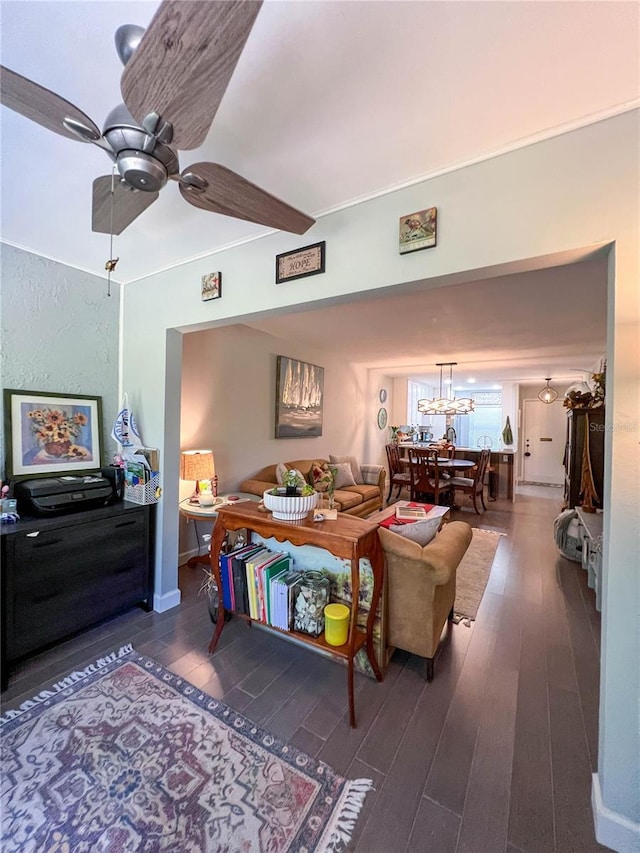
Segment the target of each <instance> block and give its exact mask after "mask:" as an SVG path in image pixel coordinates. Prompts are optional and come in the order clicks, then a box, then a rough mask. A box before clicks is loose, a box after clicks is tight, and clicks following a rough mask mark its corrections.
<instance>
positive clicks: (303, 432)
mask: <svg viewBox="0 0 640 853" xmlns="http://www.w3.org/2000/svg"><path fill="white" fill-rule="evenodd" d="M323 396H324V368H323V367H318V366H317V365H315V364H308V363H307V362H306V361H297V360H296V359H295V358H287V356H284V355H279V356H278V363H277V369H276V438H312V437H314V436H318V435H322V403H323Z"/></svg>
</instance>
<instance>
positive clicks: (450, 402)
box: [418, 361, 473, 415]
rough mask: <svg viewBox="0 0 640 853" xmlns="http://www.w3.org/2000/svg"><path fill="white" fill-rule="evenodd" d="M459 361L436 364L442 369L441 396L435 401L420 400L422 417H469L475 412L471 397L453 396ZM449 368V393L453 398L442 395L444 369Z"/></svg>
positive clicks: (419, 409) (419, 407) (419, 405)
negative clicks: (454, 373) (455, 369)
mask: <svg viewBox="0 0 640 853" xmlns="http://www.w3.org/2000/svg"><path fill="white" fill-rule="evenodd" d="M457 363H458V362H457V361H443V362H436V367H439V368H440V396H439V397H434V399H433V400H418V412H419V413H420V414H421V415H468V414H469V412H472V411H473V400H472V399H471V397H460V398H456V396H455V394H453V368H454V367H455V366H456V365H457ZM443 367H448V368H449V393H450V394H453V396H452V397H444V396H443V395H442V368H443Z"/></svg>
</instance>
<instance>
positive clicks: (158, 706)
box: [0, 647, 372, 853]
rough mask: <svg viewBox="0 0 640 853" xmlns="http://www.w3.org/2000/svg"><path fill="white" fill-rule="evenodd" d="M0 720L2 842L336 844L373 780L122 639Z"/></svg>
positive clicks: (182, 847)
mask: <svg viewBox="0 0 640 853" xmlns="http://www.w3.org/2000/svg"><path fill="white" fill-rule="evenodd" d="M0 722H1V723H2V768H3V785H2V850H3V851H4V853H9V851H50V853H53V851H57V853H99V851H104V853H106V851H109V853H125V851H127V853H134V851H135V853H141V851H145V853H151V851H154V853H155V851H161V850H167V851H168V850H170V851H172V853H205V851H211V853H213V851H215V853H227V852H228V853H235V851H238V853H240V851H242V853H250V851H251V852H252V853H253V851H265V853H266V851H268V853H283V851H296V853H303V851H308V852H309V853H311V851H317V853H320V851H338V850H342V849H344V845H345V844H347V843H348V842H349V840H350V838H351V833H352V831H353V828H354V825H355V821H356V818H357V817H358V814H359V812H360V809H361V808H362V805H363V802H364V798H365V795H366V792H367V791H369V790H371V787H372V784H371V781H370V780H368V779H359V780H355V781H348V780H346V779H343V778H342V777H341V776H338V774H337V773H335V772H334V771H333V770H332V769H331V768H330V767H328V766H327V765H326V764H323V763H322V762H319V761H316V760H315V759H313V758H310V757H309V756H308V755H305V754H304V753H302V752H300V751H299V750H297V749H295V748H294V747H292V746H288V745H287V744H285V743H282V742H281V741H279V740H277V739H276V738H274V737H273V736H271V735H270V734H269V733H268V732H267V731H265V730H264V729H261V728H259V727H258V726H255V725H254V724H253V723H251V722H250V721H249V720H247V719H246V718H245V717H243V716H242V715H241V714H238V713H236V712H235V711H233V710H231V709H230V708H228V707H227V706H225V705H223V704H222V703H221V702H219V701H217V700H216V699H212V698H211V697H210V696H207V695H206V694H204V693H202V692H201V691H199V690H198V689H197V688H196V687H194V686H193V685H191V684H189V683H188V682H187V681H185V680H184V679H183V678H179V677H178V676H176V675H173V674H172V673H171V672H169V671H168V670H166V669H165V668H164V667H162V666H161V665H160V664H158V663H156V662H155V661H153V660H150V659H149V658H146V657H143V656H142V655H139V654H137V653H135V652H133V651H132V650H131V647H126V648H124V649H121V650H120V652H119V653H118V654H116V653H113V654H111V655H110V656H108V657H107V658H104V659H102V660H100V661H98V662H97V663H96V664H95V665H92V666H90V667H88V668H87V669H86V670H85V671H84V672H82V673H73V674H72V675H71V676H69V677H68V678H67V679H65V680H64V681H62V682H60V683H59V684H58V685H56V686H55V687H54V688H52V690H50V691H45V692H43V693H41V694H40V695H39V696H37V697H36V698H35V699H34V700H33V701H30V702H26V703H25V704H24V705H23V706H22V708H21V709H20V710H19V711H12V712H9V713H7V714H6V715H5V717H3V718H2V720H1V721H0Z"/></svg>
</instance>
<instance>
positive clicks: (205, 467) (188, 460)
mask: <svg viewBox="0 0 640 853" xmlns="http://www.w3.org/2000/svg"><path fill="white" fill-rule="evenodd" d="M215 473H216V469H215V465H214V461H213V452H212V451H211V450H185V451H183V452H182V454H181V456H180V479H181V480H195V481H196V487H195V490H194V492H193V494H192V495H191V497H190V498H189V503H192V504H197V503H199V501H200V481H201V480H209V482H210V481H211V480H212V479H213V477H214V476H215Z"/></svg>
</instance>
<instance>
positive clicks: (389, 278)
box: [123, 110, 640, 849]
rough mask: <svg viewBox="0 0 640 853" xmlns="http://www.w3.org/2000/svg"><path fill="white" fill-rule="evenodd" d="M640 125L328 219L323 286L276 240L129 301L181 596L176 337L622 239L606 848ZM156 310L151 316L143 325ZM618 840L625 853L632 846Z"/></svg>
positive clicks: (631, 768)
mask: <svg viewBox="0 0 640 853" xmlns="http://www.w3.org/2000/svg"><path fill="white" fill-rule="evenodd" d="M638 117H639V116H638V111H637V110H633V111H629V112H627V113H625V114H622V115H619V116H617V117H614V118H611V119H608V120H606V121H601V122H598V123H595V124H593V125H590V126H588V127H586V128H583V129H580V130H577V131H573V132H570V133H566V134H564V135H562V136H558V137H556V138H554V139H550V140H547V141H544V142H540V143H537V144H535V145H530V146H528V147H526V148H523V149H521V150H518V151H514V152H510V153H507V154H504V155H502V156H499V157H495V158H493V159H491V160H487V161H485V162H482V163H478V164H476V165H473V166H469V167H467V168H464V169H461V170H459V171H457V172H453V173H449V174H447V175H442V176H440V177H437V178H434V179H432V180H430V181H427V182H424V183H421V184H417V185H415V186H413V187H408V188H406V189H403V190H399V191H397V192H394V193H390V194H389V195H387V196H384V197H380V198H377V199H375V200H372V201H368V202H365V203H362V204H360V205H358V206H357V207H354V208H352V209H345V210H342V211H340V212H338V213H335V214H332V215H330V216H327V217H324V218H323V219H321V220H320V221H319V222H318V223H317V224H316V225H315V226H314V227H313V228H312V229H311V231H310V232H309V233H308V234H306V235H305V237H304V241H305V242H312V241H315V240H326V241H327V272H326V273H325V274H324V275H322V276H321V277H318V276H314V277H313V278H311V279H301V280H299V281H296V282H292V283H290V284H288V285H275V284H274V281H273V266H274V256H275V255H276V254H277V253H278V252H282V251H285V250H288V249H292V248H295V247H296V246H299V245H300V243H301V240H300V238H298V237H294V236H293V235H288V234H283V233H277V234H274V235H271V236H268V237H265V238H264V239H261V240H259V241H256V242H255V243H253V244H251V245H246V246H243V247H237V248H232V249H229V250H227V251H224V252H221V253H219V254H217V255H215V256H213V257H211V258H208V259H199V260H195V261H193V262H191V263H189V264H185V265H184V266H182V267H180V268H178V269H174V270H170V271H166V272H163V273H160V274H158V275H154V276H152V277H150V278H148V279H145V280H142V281H140V282H137V283H135V284H134V285H129V286H127V287H126V288H125V294H124V298H125V312H124V340H123V347H124V364H123V367H124V384H125V387H126V388H127V389H128V390H129V392H130V394H131V395H132V397H133V399H132V400H131V402H132V404H133V405H134V406H135V408H136V411H137V412H139V413H140V418H141V420H142V427H143V430H144V432H143V434H144V436H145V440H146V441H147V443H149V444H156V445H158V446H159V447H160V448H161V449H162V456H163V458H162V464H163V475H164V493H163V501H162V504H161V506H160V515H159V523H158V540H157V545H158V556H157V567H156V584H157V589H158V591H159V595H160V596H162V595H166V594H169V593H170V592H171V591H172V590H175V587H176V578H177V553H178V536H177V520H176V519H177V513H176V504H177V497H178V449H179V448H178V447H177V444H176V442H174V441H173V437H174V434H175V431H173V430H172V423H173V421H177V420H178V419H179V408H180V391H179V388H178V389H177V390H176V389H174V388H172V387H171V386H170V385H168V384H166V382H165V378H166V375H167V352H168V350H167V329H172V328H176V327H179V328H185V327H190V326H194V325H198V324H204V325H206V324H215V323H220V322H223V321H225V322H229V321H234V322H235V321H237V320H238V318H241V317H242V316H247V315H248V314H249V312H251V313H258V312H261V311H269V310H273V309H274V308H284V307H286V306H294V305H296V304H299V303H312V304H313V303H314V302H319V301H320V300H321V299H331V298H332V297H338V296H340V295H344V294H349V293H352V294H355V293H359V292H363V291H366V290H376V289H377V288H382V287H386V286H389V285H390V284H400V283H405V282H410V281H417V280H423V281H424V286H425V287H435V286H442V285H446V284H453V283H457V282H460V281H463V280H473V279H477V278H482V277H490V276H493V275H499V274H502V275H504V274H509V273H511V272H514V271H522V270H523V269H528V268H535V267H536V266H537V267H540V266H550V265H553V263H554V258H557V257H558V256H559V255H561V254H562V253H566V252H571V251H573V250H576V249H581V248H583V247H589V246H600V245H602V244H607V243H615V251H612V252H611V254H610V278H609V292H608V346H607V356H608V387H607V456H606V458H607V478H606V488H605V507H606V511H607V512H606V516H605V536H606V539H605V548H604V590H603V613H602V616H603V631H602V677H601V685H602V694H601V716H600V753H599V766H598V776H597V778H596V789H597V790H598V791H599V792H600V794H601V796H602V808H599V809H598V810H597V818H598V833H599V836H600V838H601V839H602V840H603V841H605V842H606V843H609V842H610V841H611V840H612V839H613V836H614V835H615V834H616V833H618V834H619V836H620V837H622V838H624V837H626V838H627V839H629V838H631V839H632V840H633V841H634V842H637V840H638V838H639V837H640V835H637V834H634V833H636V832H637V826H636V825H637V824H638V823H639V822H640V797H639V795H638V791H639V790H640V787H639V786H638V775H637V774H638V766H639V762H638V756H639V754H640V748H639V747H640V733H639V731H638V695H639V693H640V651H639V648H638V631H637V626H638V620H639V611H640V588H639V587H640V575H639V573H638V570H637V567H638V563H639V546H640V517H639V515H638V509H637V508H638V503H637V483H638V481H639V480H640V458H639V454H638V428H639V427H638V425H639V424H640V395H638V365H639V364H640V352H639V346H640V343H639V342H640V302H639V293H640V288H639V280H638V233H639V217H638V205H639V196H638V187H639V185H640V182H639V174H638V169H639V163H638V150H640V134H639V126H638ZM428 204H434V205H437V207H438V208H439V221H440V225H441V228H440V234H439V240H438V247H437V249H435V250H433V251H431V252H417V253H415V254H410V255H405V256H399V255H398V252H397V246H396V240H397V222H398V218H399V217H400V216H402V215H404V214H406V213H407V211H412V210H419V209H422V208H423V207H425V206H426V205H428ZM203 215H204V214H203ZM211 269H220V270H222V271H223V273H224V276H225V292H224V298H223V299H221V300H215V301H214V302H209V303H202V302H201V301H200V296H199V286H200V276H201V275H203V274H204V273H206V272H209V271H211ZM152 308H153V320H152V322H147V323H141V322H140V318H141V317H148V316H149V313H150V311H151V309H152ZM354 333H355V334H357V329H355V330H354ZM327 334H328V336H330V330H328V332H327ZM170 357H171V354H170ZM607 810H608V811H607ZM615 843H616V844H617V845H618V846H619V847H620V845H621V844H622V842H621V841H620V840H619V839H618V840H616V841H615ZM629 843H631V842H629ZM610 846H613V845H610ZM629 849H630V848H629Z"/></svg>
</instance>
